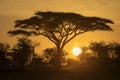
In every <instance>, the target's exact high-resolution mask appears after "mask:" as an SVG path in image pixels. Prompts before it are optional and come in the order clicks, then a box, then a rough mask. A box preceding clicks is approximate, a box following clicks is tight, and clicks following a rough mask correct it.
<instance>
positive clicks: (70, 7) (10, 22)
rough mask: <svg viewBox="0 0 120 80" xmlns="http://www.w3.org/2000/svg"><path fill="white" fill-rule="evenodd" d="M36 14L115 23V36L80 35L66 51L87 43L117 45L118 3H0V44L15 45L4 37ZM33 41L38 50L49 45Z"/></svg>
mask: <svg viewBox="0 0 120 80" xmlns="http://www.w3.org/2000/svg"><path fill="white" fill-rule="evenodd" d="M35 11H59V12H75V13H79V14H82V15H84V16H97V17H103V18H108V19H111V20H113V21H114V22H115V24H114V25H112V27H113V29H114V32H103V31H102V32H97V31H96V32H88V33H85V34H82V35H80V36H78V37H76V38H75V39H73V40H72V41H71V42H70V43H69V44H68V45H67V46H66V47H65V49H66V50H68V49H69V50H70V49H72V47H74V46H86V44H88V43H89V42H90V41H99V40H105V41H117V42H120V38H119V35H120V0H0V42H8V43H10V44H14V43H15V40H16V38H15V37H9V35H8V34H7V32H8V31H9V30H12V29H14V28H13V27H14V21H15V20H18V19H25V18H29V17H31V16H32V15H33V14H34V12H35ZM36 40H37V41H39V42H40V46H41V47H40V50H43V49H44V48H46V47H49V46H50V47H51V45H52V43H51V42H49V41H48V39H46V38H43V37H40V38H38V37H36ZM46 42H47V44H46ZM52 46H54V45H52Z"/></svg>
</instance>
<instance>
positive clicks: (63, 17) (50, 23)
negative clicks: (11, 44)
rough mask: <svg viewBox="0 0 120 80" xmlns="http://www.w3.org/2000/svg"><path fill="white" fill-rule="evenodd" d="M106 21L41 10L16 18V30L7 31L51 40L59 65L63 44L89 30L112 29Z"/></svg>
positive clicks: (74, 14)
mask: <svg viewBox="0 0 120 80" xmlns="http://www.w3.org/2000/svg"><path fill="white" fill-rule="evenodd" d="M107 23H113V22H112V21H111V20H109V19H105V18H99V17H86V16H83V15H80V14H76V13H64V12H41V11H38V12H36V13H35V16H33V17H30V18H29V19H24V20H17V21H16V22H15V28H16V30H13V31H9V32H8V33H9V34H11V35H18V34H22V35H26V36H31V35H43V36H45V37H47V38H48V39H49V40H50V41H52V42H53V43H54V44H55V45H56V48H57V54H56V63H57V66H58V67H59V66H60V65H61V57H62V56H61V55H62V54H61V53H62V50H63V48H64V46H65V45H66V44H67V43H68V42H69V41H71V40H72V39H73V38H75V37H76V36H78V35H80V34H83V33H85V32H89V31H97V30H98V31H112V29H111V28H110V26H109V25H108V24H107Z"/></svg>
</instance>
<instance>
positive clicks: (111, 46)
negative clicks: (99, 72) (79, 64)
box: [79, 41, 120, 69]
mask: <svg viewBox="0 0 120 80" xmlns="http://www.w3.org/2000/svg"><path fill="white" fill-rule="evenodd" d="M88 50H91V52H90V53H87V51H88ZM86 54H89V56H88V55H86ZM91 54H92V55H91ZM79 58H80V59H82V61H83V60H86V64H84V65H87V66H89V67H90V66H94V67H96V68H98V67H99V68H102V69H103V68H104V69H120V44H119V43H116V42H109V43H106V42H104V41H101V42H91V44H90V45H89V46H88V48H86V49H85V53H83V55H80V57H79Z"/></svg>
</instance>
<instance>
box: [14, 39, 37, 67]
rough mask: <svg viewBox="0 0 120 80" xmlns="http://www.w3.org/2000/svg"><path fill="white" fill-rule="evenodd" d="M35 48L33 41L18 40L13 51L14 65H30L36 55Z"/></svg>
mask: <svg viewBox="0 0 120 80" xmlns="http://www.w3.org/2000/svg"><path fill="white" fill-rule="evenodd" d="M35 46H36V45H35V44H34V43H33V42H32V41H31V40H29V39H27V38H25V37H23V38H18V43H17V44H16V45H15V46H14V48H13V49H12V50H13V60H14V64H15V65H16V66H18V67H22V66H24V65H26V64H28V63H29V62H30V61H31V60H32V58H33V55H34V54H35V52H34V49H35Z"/></svg>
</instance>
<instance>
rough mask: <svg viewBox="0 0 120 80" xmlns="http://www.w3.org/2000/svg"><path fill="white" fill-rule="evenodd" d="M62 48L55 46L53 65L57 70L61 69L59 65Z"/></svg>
mask: <svg viewBox="0 0 120 80" xmlns="http://www.w3.org/2000/svg"><path fill="white" fill-rule="evenodd" d="M62 50H63V49H62V48H60V46H57V53H56V56H55V65H56V68H57V69H61V63H62Z"/></svg>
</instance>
